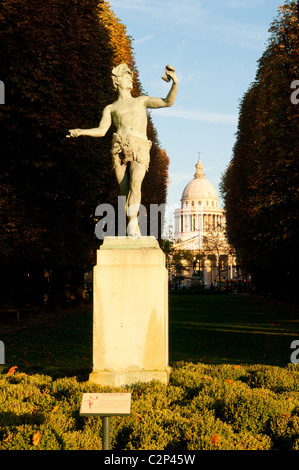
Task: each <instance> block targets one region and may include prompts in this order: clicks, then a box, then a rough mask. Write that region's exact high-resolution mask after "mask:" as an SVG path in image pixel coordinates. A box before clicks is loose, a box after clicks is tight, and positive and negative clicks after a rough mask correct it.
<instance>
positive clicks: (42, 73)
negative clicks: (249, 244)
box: [0, 0, 168, 301]
mask: <svg viewBox="0 0 299 470" xmlns="http://www.w3.org/2000/svg"><path fill="white" fill-rule="evenodd" d="M0 26H1V34H0V79H1V80H2V81H3V82H4V83H5V95H6V100H5V105H4V106H1V107H0V122H1V129H2V132H3V138H2V140H1V164H0V165H1V168H0V240H1V245H0V268H1V269H0V271H1V273H0V281H1V284H2V285H4V284H3V283H4V282H6V280H7V279H8V278H9V277H10V276H12V278H13V282H14V284H16V283H17V282H19V279H21V278H22V276H24V273H25V272H26V271H28V270H29V271H30V270H31V271H32V270H34V271H36V272H37V278H38V277H39V274H38V273H41V272H43V269H44V268H45V267H46V268H47V269H51V270H53V272H54V271H56V272H66V271H68V270H72V271H75V270H77V271H82V270H86V269H90V267H91V266H92V265H93V264H94V262H95V253H96V249H97V248H98V245H99V241H98V240H97V239H96V237H95V223H96V221H95V219H94V213H95V208H96V207H97V206H98V204H101V203H107V202H109V203H111V204H116V202H117V195H118V187H117V184H116V181H115V178H114V175H113V173H112V170H111V157H110V147H111V135H112V132H113V129H111V130H110V131H109V132H108V134H107V136H105V137H104V138H102V139H90V138H85V139H83V138H82V139H67V138H66V137H65V136H66V134H67V133H68V129H70V128H74V127H81V128H91V127H96V126H97V125H98V124H99V121H100V119H101V114H102V110H103V108H104V107H105V106H106V105H107V104H109V103H111V102H113V101H114V100H115V98H116V94H115V91H114V89H113V86H112V81H111V69H112V67H113V66H115V65H116V64H117V63H119V62H127V63H129V65H130V66H132V67H133V69H134V71H135V75H136V79H135V88H134V93H135V94H140V93H141V85H140V83H139V79H138V71H137V67H136V65H135V62H134V53H133V50H132V44H133V40H132V39H131V38H130V37H129V36H128V35H127V33H126V28H125V26H124V25H123V24H122V23H121V21H120V20H118V19H117V18H116V17H115V15H114V13H113V12H112V10H111V8H110V6H109V3H108V2H104V1H103V0H91V1H90V0H80V1H77V0H67V1H64V2H61V1H58V0H54V1H44V2H40V1H39V0H32V1H30V2H27V1H25V0H4V1H3V2H1V14H0ZM149 134H150V135H149V138H151V137H152V138H153V140H154V145H153V149H152V164H151V171H150V172H149V173H148V175H147V181H145V183H144V198H145V201H144V203H146V204H148V202H149V200H150V193H151V188H153V190H155V189H157V192H156V193H155V201H153V202H159V203H162V202H165V198H166V183H167V171H168V157H167V155H166V154H165V152H164V151H162V150H161V149H160V147H159V143H158V139H157V135H156V131H155V130H154V128H153V126H152V124H151V123H149ZM9 290H10V286H8V285H7V284H6V285H5V288H4V291H6V292H7V291H9ZM19 291H20V289H19ZM1 300H2V299H0V301H1Z"/></svg>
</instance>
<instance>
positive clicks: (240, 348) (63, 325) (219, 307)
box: [0, 294, 299, 378]
mask: <svg viewBox="0 0 299 470" xmlns="http://www.w3.org/2000/svg"><path fill="white" fill-rule="evenodd" d="M10 321H11V322H13V321H14V320H10ZM22 322H23V323H22ZM298 322H299V313H298V309H296V308H295V307H291V306H287V305H283V304H279V303H274V302H269V301H265V300H263V299H259V298H253V297H250V296H244V295H233V294H231V295H217V294H207V295H204V294H202V295H200V294H192V295H191V294H172V295H170V298H169V360H170V365H171V364H172V363H175V362H177V361H187V362H193V363H199V362H202V363H207V364H241V363H243V364H265V365H275V366H282V367H283V366H286V365H287V364H288V363H289V362H290V355H291V352H292V350H291V348H290V346H291V343H292V341H293V340H295V339H299V331H298ZM14 325H15V328H14V329H7V328H4V329H3V331H1V330H0V339H1V340H2V341H3V342H4V344H5V363H6V365H5V367H6V368H9V367H12V366H17V367H18V368H19V370H23V371H25V372H29V373H35V372H39V373H48V374H51V373H53V374H54V375H56V374H58V375H60V374H62V375H69V376H71V375H75V374H76V375H78V374H79V375H80V374H82V376H83V377H85V378H87V377H88V375H89V373H90V371H91V369H92V307H91V306H83V307H81V306H77V307H75V308H74V309H71V308H70V307H69V308H68V309H67V310H66V311H65V312H61V311H60V312H59V313H55V312H44V313H39V314H37V315H36V316H35V317H34V318H33V320H31V321H30V322H26V321H23V320H22V319H21V321H20V323H19V324H18V323H17V322H15V323H14Z"/></svg>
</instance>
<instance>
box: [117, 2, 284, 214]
mask: <svg viewBox="0 0 299 470" xmlns="http://www.w3.org/2000/svg"><path fill="white" fill-rule="evenodd" d="M283 3H284V1H283V0H110V5H111V7H112V10H113V11H114V12H115V14H116V16H117V17H118V18H119V19H120V20H121V22H122V23H123V24H125V25H126V27H127V33H128V34H129V35H130V36H132V38H133V44H134V52H135V59H136V65H137V68H138V71H139V74H140V80H141V84H142V86H143V89H144V92H145V93H146V94H148V95H151V96H161V97H165V96H166V95H167V93H168V90H169V85H168V84H167V83H165V82H164V81H163V80H161V78H160V77H161V76H162V75H163V74H164V68H165V65H167V64H170V65H172V66H174V67H175V68H176V70H177V76H178V78H179V91H178V95H177V99H176V102H175V104H174V106H173V107H172V108H168V109H161V110H155V111H152V112H151V114H152V118H153V122H154V125H155V128H156V130H157V132H158V137H159V141H160V143H161V147H162V148H164V149H165V150H166V152H167V154H168V156H169V158H170V167H169V176H170V185H169V188H168V200H167V204H168V208H169V210H170V211H171V210H172V208H173V207H179V206H180V198H181V194H182V192H183V189H184V187H185V186H186V184H187V183H188V182H189V181H190V180H191V179H192V178H193V175H194V172H195V164H196V162H197V160H198V153H199V152H200V154H201V160H202V162H203V164H204V169H205V175H206V178H207V179H208V180H209V181H210V182H211V183H212V184H213V185H214V186H215V188H216V190H217V191H218V195H219V183H220V180H221V176H222V174H223V173H224V172H225V170H226V168H227V166H228V164H229V162H230V160H231V158H232V152H233V146H234V143H235V133H236V131H237V125H238V113H239V102H240V99H242V97H243V95H244V93H245V92H246V91H247V89H248V87H249V85H250V84H251V83H252V82H253V81H254V79H255V74H256V70H257V60H258V59H259V58H260V57H261V55H262V53H263V51H264V50H265V48H266V42H267V39H268V38H269V32H268V29H269V27H270V24H271V22H272V21H273V19H274V18H275V17H276V16H277V12H278V7H279V6H281V5H282V4H283ZM219 196H220V195H219ZM221 202H222V201H221V200H220V203H221Z"/></svg>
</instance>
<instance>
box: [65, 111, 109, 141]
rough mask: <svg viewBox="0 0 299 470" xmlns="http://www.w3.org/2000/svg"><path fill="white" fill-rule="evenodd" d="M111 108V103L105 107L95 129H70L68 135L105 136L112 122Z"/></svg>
mask: <svg viewBox="0 0 299 470" xmlns="http://www.w3.org/2000/svg"><path fill="white" fill-rule="evenodd" d="M110 108H111V105H109V106H106V108H105V109H104V111H103V114H102V119H101V121H100V124H99V127H95V128H93V129H69V135H67V136H66V137H79V136H80V135H87V136H90V137H104V135H105V134H106V132H107V131H108V129H109V127H110V126H111V123H112V119H111V112H110Z"/></svg>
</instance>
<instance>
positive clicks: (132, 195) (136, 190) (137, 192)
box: [127, 161, 146, 236]
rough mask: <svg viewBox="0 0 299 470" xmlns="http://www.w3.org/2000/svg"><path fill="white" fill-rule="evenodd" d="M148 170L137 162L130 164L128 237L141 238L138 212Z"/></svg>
mask: <svg viewBox="0 0 299 470" xmlns="http://www.w3.org/2000/svg"><path fill="white" fill-rule="evenodd" d="M145 173H146V168H145V166H144V165H142V164H141V163H138V162H136V161H133V162H130V190H129V194H128V197H127V215H128V221H129V224H128V235H129V236H140V230H139V224H138V211H139V206H140V203H141V185H142V181H143V178H144V176H145Z"/></svg>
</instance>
